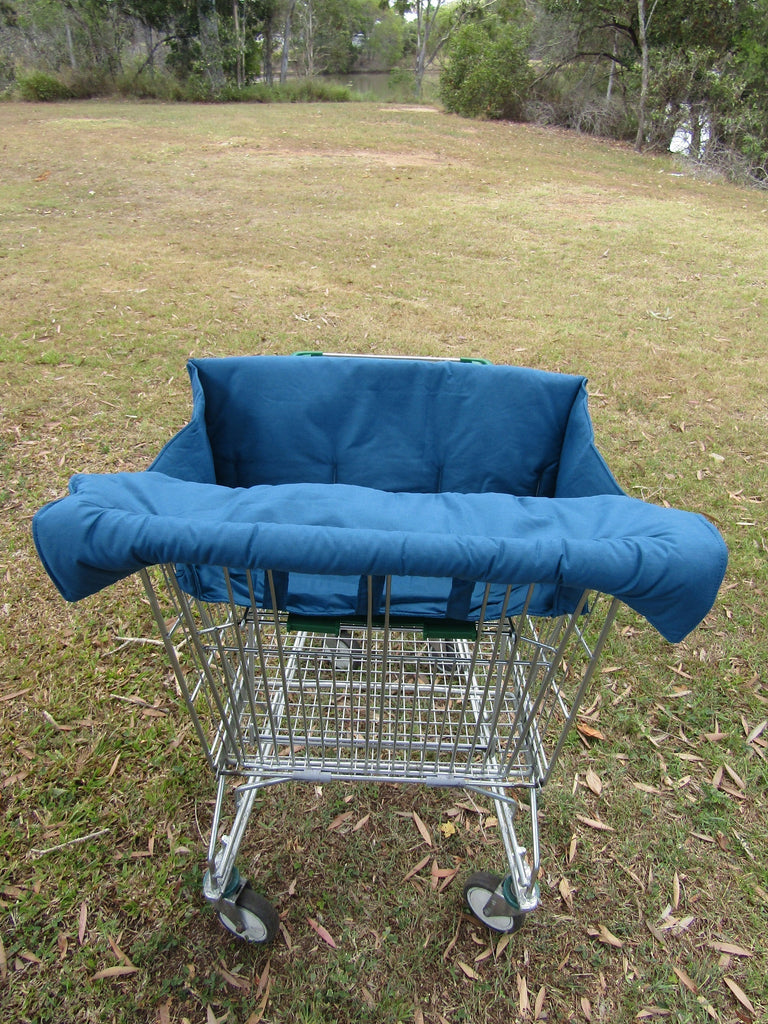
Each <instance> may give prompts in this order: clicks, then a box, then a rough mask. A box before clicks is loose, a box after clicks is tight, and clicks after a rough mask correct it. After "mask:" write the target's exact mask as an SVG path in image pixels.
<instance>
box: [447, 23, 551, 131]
mask: <svg viewBox="0 0 768 1024" xmlns="http://www.w3.org/2000/svg"><path fill="white" fill-rule="evenodd" d="M530 82H531V72H530V65H529V62H528V33H527V29H526V27H525V25H523V24H519V23H514V22H508V21H502V20H501V19H499V18H496V17H487V18H484V19H483V20H481V21H470V22H469V23H467V24H466V25H462V27H461V28H460V29H459V30H458V31H457V33H456V34H455V36H454V37H453V39H452V41H451V46H450V50H449V59H448V63H447V65H446V67H445V68H444V70H443V71H442V73H441V75H440V98H441V100H442V101H443V103H444V105H445V107H446V109H448V110H451V111H453V112H454V113H457V114H462V115H463V116H465V117H489V118H504V119H507V120H511V121H519V120H523V118H524V111H525V101H526V98H527V95H528V90H529V88H530Z"/></svg>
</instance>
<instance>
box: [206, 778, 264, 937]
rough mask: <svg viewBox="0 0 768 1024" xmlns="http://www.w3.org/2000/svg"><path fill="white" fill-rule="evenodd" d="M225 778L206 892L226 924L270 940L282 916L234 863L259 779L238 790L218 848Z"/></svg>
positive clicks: (242, 934)
mask: <svg viewBox="0 0 768 1024" xmlns="http://www.w3.org/2000/svg"><path fill="white" fill-rule="evenodd" d="M226 781H227V780H226V777H225V776H222V777H220V779H219V790H218V795H217V800H216V809H215V811H214V818H213V826H212V829H211V842H210V846H209V850H208V870H207V871H206V872H205V875H204V876H203V895H204V896H205V898H206V899H207V900H208V902H209V903H210V904H211V905H212V906H213V908H214V910H215V911H216V913H217V914H218V917H219V920H220V921H221V923H222V924H223V925H224V927H225V928H226V929H227V930H228V931H230V932H232V933H233V934H234V935H237V936H238V937H239V938H241V939H246V940H247V941H248V942H254V943H258V944H262V943H267V942H271V941H272V939H274V937H275V935H276V934H277V931H278V928H279V926H280V918H279V917H278V915H277V911H276V910H275V908H274V907H273V906H272V904H271V903H270V902H269V901H268V900H267V899H266V898H265V897H264V896H261V895H260V894H259V893H257V892H255V891H254V890H253V889H252V888H251V885H250V883H249V882H247V881H246V880H245V879H244V878H243V877H242V876H241V874H240V872H239V871H238V869H237V867H236V866H235V860H236V858H237V854H238V851H239V849H240V843H241V841H242V838H243V835H244V833H245V829H246V826H247V824H248V819H249V818H250V816H251V811H252V810H253V804H254V801H255V799H256V795H257V792H258V780H257V779H249V781H248V784H247V786H246V787H244V789H243V790H242V791H241V792H238V807H237V813H236V815H235V821H234V824H233V826H232V831H231V833H230V835H225V836H222V837H221V842H220V844H219V848H218V850H216V836H217V833H218V831H219V822H220V820H221V809H222V804H223V801H224V797H225V795H226V792H225V789H226Z"/></svg>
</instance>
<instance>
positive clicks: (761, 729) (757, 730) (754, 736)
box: [746, 718, 768, 743]
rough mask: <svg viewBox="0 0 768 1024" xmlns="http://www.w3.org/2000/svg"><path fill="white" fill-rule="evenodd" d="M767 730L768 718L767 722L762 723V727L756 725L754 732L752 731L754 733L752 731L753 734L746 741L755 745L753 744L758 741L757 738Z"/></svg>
mask: <svg viewBox="0 0 768 1024" xmlns="http://www.w3.org/2000/svg"><path fill="white" fill-rule="evenodd" d="M766 728H768V718H766V720H765V721H764V722H761V723H760V725H756V726H755V728H754V729H753V730H752V731H751V732H750V733H749V735H748V736H747V740H746V742H747V743H753V742H754V741H755V740H756V739H757V737H758V736H759V735H760V734H761V733H762V732H764V730H765V729H766Z"/></svg>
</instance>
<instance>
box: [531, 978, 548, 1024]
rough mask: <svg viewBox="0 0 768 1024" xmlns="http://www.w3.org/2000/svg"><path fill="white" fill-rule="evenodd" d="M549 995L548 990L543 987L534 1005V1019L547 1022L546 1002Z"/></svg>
mask: <svg viewBox="0 0 768 1024" xmlns="http://www.w3.org/2000/svg"><path fill="white" fill-rule="evenodd" d="M546 995H547V990H546V988H545V987H544V986H543V985H542V986H541V988H540V989H539V991H538V993H537V995H536V1002H535V1003H534V1004H533V1019H534V1020H546V1017H545V1015H544V1000H545V998H546Z"/></svg>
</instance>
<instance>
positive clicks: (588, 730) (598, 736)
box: [576, 722, 605, 740]
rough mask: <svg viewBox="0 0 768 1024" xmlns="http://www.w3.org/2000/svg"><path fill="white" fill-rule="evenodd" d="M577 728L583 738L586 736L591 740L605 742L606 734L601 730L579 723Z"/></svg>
mask: <svg viewBox="0 0 768 1024" xmlns="http://www.w3.org/2000/svg"><path fill="white" fill-rule="evenodd" d="M576 728H577V729H578V731H579V732H580V733H581V735H582V736H586V737H587V739H590V740H604V739H605V734H604V733H602V732H600V730H599V729H595V727H594V726H592V725H587V723H586V722H577V723H576Z"/></svg>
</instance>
